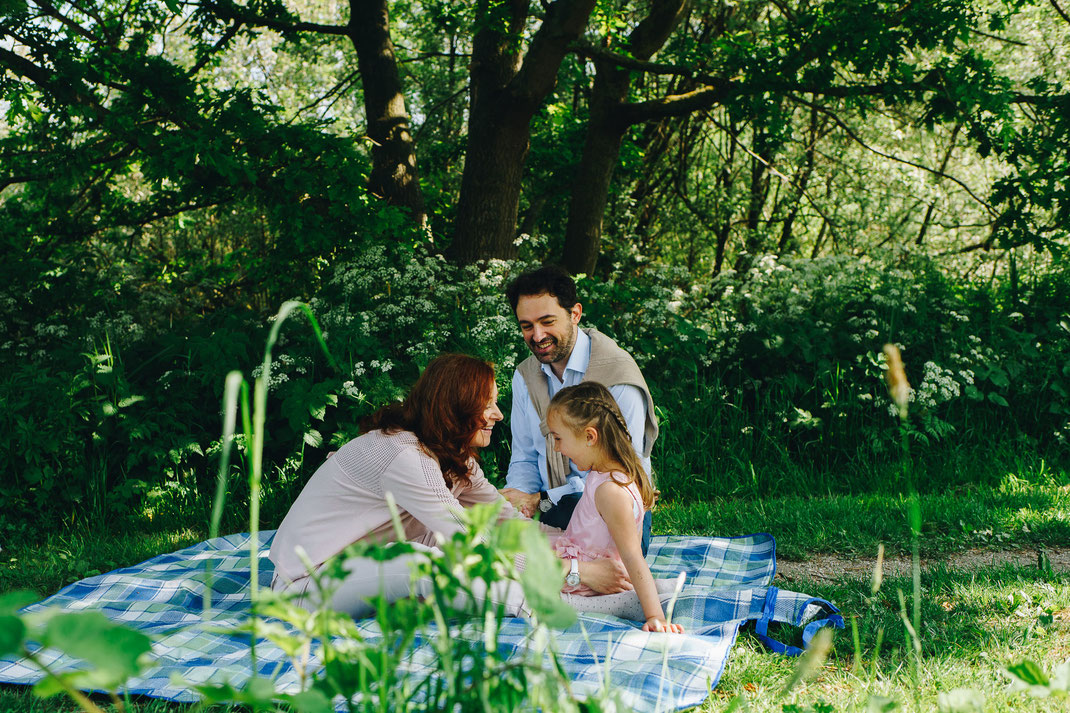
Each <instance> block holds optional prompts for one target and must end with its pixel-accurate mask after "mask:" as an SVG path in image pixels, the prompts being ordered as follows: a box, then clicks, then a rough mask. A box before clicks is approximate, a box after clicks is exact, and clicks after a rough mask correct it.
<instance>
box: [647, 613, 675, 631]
mask: <svg viewBox="0 0 1070 713" xmlns="http://www.w3.org/2000/svg"><path fill="white" fill-rule="evenodd" d="M643 631H662V632H665V633H666V634H682V633H684V627H682V626H680V625H679V624H670V623H669V622H667V621H665V620H664V619H662V618H661V617H660V616H652V617H650V618H649V619H647V620H646V623H645V624H643Z"/></svg>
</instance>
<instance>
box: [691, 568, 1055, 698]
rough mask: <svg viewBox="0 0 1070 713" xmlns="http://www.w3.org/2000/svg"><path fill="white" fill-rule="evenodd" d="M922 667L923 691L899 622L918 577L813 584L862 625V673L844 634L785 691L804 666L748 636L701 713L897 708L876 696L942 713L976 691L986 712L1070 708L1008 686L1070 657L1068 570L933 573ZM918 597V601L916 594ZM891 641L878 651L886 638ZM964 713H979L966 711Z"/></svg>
mask: <svg viewBox="0 0 1070 713" xmlns="http://www.w3.org/2000/svg"><path fill="white" fill-rule="evenodd" d="M922 587H923V605H922V632H921V637H920V638H921V644H922V665H921V670H920V675H919V677H918V682H917V687H916V688H915V686H914V683H913V679H912V674H911V672H910V666H909V658H910V657H909V656H908V654H907V651H906V644H905V642H904V638H903V626H902V624H901V623H900V619H899V603H898V591H899V590H902V591H903V592H909V591H910V589H911V581H910V578H909V577H905V578H897V579H888V580H885V581H884V583H883V586H882V587H881V590H880V591H879V592H878V593H877V594H876V595H875V596H871V594H870V583H869V582H865V581H857V580H855V581H849V580H845V581H841V582H837V583H834V584H831V585H830V584H822V583H819V582H812V583H805V584H804V585H801V586H800V587H799V588H803V589H805V591H807V592H810V593H813V594H815V595H816V596H820V597H823V598H826V599H830V600H832V601H835V602H837V603H838V604H839V605H840V606H841V607H842V610H843V613H844V616H845V618H847V619H848V620H850V619H851V618H852V617H853V618H854V619H855V622H856V623H857V625H858V627H859V633H860V643H861V652H862V656H861V659H860V660H858V661H857V664H858V666H857V667H856V665H855V664H856V661H855V653H854V647H853V644H852V642H851V634H850V629H848V630H847V631H844V632H839V633H838V635H837V636H836V638H835V640H834V643H833V646H832V649H831V651H830V654H829V657H828V659H827V660H826V661H825V663H824V665H823V666H822V667H821V668H820V669H819V670H818V671H817V675H816V676H815V677H813V678H811V679H810V680H808V681H806V682H804V683H803V684H801V685H799V686H798V687H796V688H795V689H794V690H792V691H791V692H790V693H789V694H788V695H787V696H785V697H783V698H780V697H779V694H780V692H781V689H782V688H783V686H784V684H785V682H786V681H787V680H788V679H789V678H790V676H791V674H792V671H793V669H794V666H795V662H794V661H792V660H789V659H785V658H782V657H776V656H770V655H769V654H767V653H765V652H764V651H763V650H762V648H761V645H760V644H759V643H758V642H757V641H756V640H755V639H753V638H750V637H747V636H741V637H740V639H739V643H738V645H737V647H736V649H735V650H733V652H732V657H731V659H730V660H729V665H728V668H727V670H726V672H725V675H724V676H723V678H722V679H721V682H720V685H719V686H718V689H717V691H715V692H714V695H713V697H711V698H710V699H709V700H708V701H707V702H706V703H705V704H703V705H702V706H701V707H699V708H698V709H696V713H698V711H702V712H705V711H711V712H712V711H722V710H725V709H726V708H727V706H728V703H729V701H730V700H732V699H733V698H735V697H736V696H739V698H740V703H739V704H738V705H739V710H750V711H755V713H757V712H760V711H777V712H778V713H779V712H780V711H783V710H789V711H790V710H792V709H791V708H790V707H789V708H787V709H785V708H784V706H785V705H787V706H791V705H795V706H798V710H802V711H806V710H811V709H815V708H816V709H817V710H820V709H819V708H817V704H819V703H821V702H823V703H825V704H828V705H830V706H831V709H829V710H836V711H847V710H861V711H869V710H888V709H885V708H881V707H869V706H870V702H869V699H870V698H871V697H883V698H885V699H890V700H893V701H896V702H897V703H898V704H899V705H900V706H901V709H902V710H909V709H911V708H915V707H916V709H918V710H937V709H938V696H939V694H940V693H945V694H946V693H947V692H949V691H951V690H953V689H957V688H969V689H972V690H973V691H975V692H979V693H980V694H981V695H983V696H984V699H985V705H984V707H983V709H982V710H984V711H986V712H988V713H993V712H995V711H1012V710H1013V711H1020V710H1029V711H1065V710H1066V709H1067V700H1066V699H1065V698H1063V699H1056V698H1049V699H1035V698H1031V697H1030V696H1028V695H1027V694H1025V693H1014V692H1010V691H1009V690H1008V681H1009V679H1008V678H1007V676H1006V675H1005V674H1004V673H1003V669H1005V668H1006V667H1007V666H1010V665H1014V664H1017V663H1019V662H1021V661H1022V660H1023V659H1030V660H1032V661H1035V662H1037V663H1040V664H1041V665H1042V666H1043V667H1045V668H1046V669H1047V672H1048V673H1049V674H1050V673H1051V669H1052V668H1053V667H1054V666H1055V665H1056V664H1059V663H1062V662H1063V661H1067V660H1070V626H1068V624H1070V587H1068V586H1067V576H1066V574H1065V573H1063V574H1056V573H1050V572H1047V573H1045V572H1041V571H1039V570H1037V569H1036V568H1020V567H998V568H993V567H986V568H982V569H980V570H977V571H974V572H961V571H954V572H951V571H947V570H940V569H937V570H934V571H928V572H926V573H925V574H923V575H922ZM908 596H909V595H908ZM881 630H883V632H884V637H883V642H882V644H881V648H880V651H879V653H878V652H877V649H876V645H877V632H878V631H881ZM963 710H970V709H969V708H965V709H963Z"/></svg>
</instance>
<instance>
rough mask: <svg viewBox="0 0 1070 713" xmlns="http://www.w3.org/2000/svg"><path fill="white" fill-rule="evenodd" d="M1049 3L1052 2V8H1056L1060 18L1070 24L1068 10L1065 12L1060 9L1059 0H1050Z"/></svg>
mask: <svg viewBox="0 0 1070 713" xmlns="http://www.w3.org/2000/svg"><path fill="white" fill-rule="evenodd" d="M1049 2H1051V6H1052V7H1053V8H1055V12H1057V13H1059V17H1061V18H1063V19H1064V20H1066V21H1067V22H1070V15H1067V14H1066V10H1063V9H1062V8H1061V7H1059V3H1058V1H1057V0H1049Z"/></svg>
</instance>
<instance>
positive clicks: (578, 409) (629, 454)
mask: <svg viewBox="0 0 1070 713" xmlns="http://www.w3.org/2000/svg"><path fill="white" fill-rule="evenodd" d="M550 408H551V409H553V410H555V411H559V412H560V413H561V414H562V415H563V416H565V417H566V421H567V422H568V423H569V424H570V425H572V426H573V427H575V428H576V429H577V430H581V429H583V428H585V427H586V426H589V425H593V426H594V427H595V428H596V429H597V430H598V432H599V435H600V438H601V443H602V445H603V447H604V448H605V449H606V452H607V453H608V454H609V455H611V456H612V457H613V459H614V460H616V461H618V462H619V463H620V464H621V465H623V466H624V470H625V474H626V475H627V476H628V477H629V480H628V482H629V483H633V482H634V483H636V484H637V485H638V486H639V492H640V494H641V495H642V496H643V504H644V506H645V507H646V508H647V509H649V508H651V507H653V505H654V499H655V497H656V495H657V491H655V490H654V487H653V484H652V483H651V482H650V475H649V474H648V473H647V472H646V470H645V469H644V468H643V464H642V461H640V460H639V455H638V454H637V453H636V452H635V447H634V445H633V444H632V437H631V434H630V432H629V431H628V423H627V422H626V421H625V420H624V415H623V414H622V413H621V411H620V407H619V406H618V405H617V402H616V400H615V399H614V398H613V395H612V394H611V393H609V389H607V388H606V387H605V386H603V385H602V384H599V383H597V382H594V381H584V382H581V383H579V384H576V385H575V386H566V387H565V388H563V389H561V390H560V391H558V392H557V394H556V395H555V396H554V398H553V399H552V400H551V401H550ZM627 484H628V483H623V485H627Z"/></svg>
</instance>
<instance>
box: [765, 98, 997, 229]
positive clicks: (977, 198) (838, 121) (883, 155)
mask: <svg viewBox="0 0 1070 713" xmlns="http://www.w3.org/2000/svg"><path fill="white" fill-rule="evenodd" d="M786 96H787V97H788V98H789V99H791V100H792V101H794V102H797V103H799V104H802V105H804V106H808V107H811V108H815V107H816V108H817V110H818V111H820V112H822V113H824V114H826V115H827V116H829V117H830V118H831V119H832V120H833V121H835V122H836V124H837V125H838V126H839V127H840V128H841V129H843V131H844V133H846V134H847V135H848V136H849V137H850V138H851V139H852V140H853V141H854V142H855V143H857V144H858V145H859V146H861V147H862V148H864V149H866V150H867V151H870V152H872V153H875V154H877V155H878V156H880V157H881V158H886V159H888V160H889V161H895V162H897V163H902V164H905V165H907V166H913V167H914V168H920V169H921V170H923V171H926V172H928V173H931V174H933V175H934V176H939V177H940V178H946V179H947V180H949V181H953V182H954V183H957V184H959V185H960V186H961V187H962V188H963V190H965V191H966V193H968V194H969V195H970V197H971V198H973V199H974V200H975V201H977V202H978V203H980V204H981V205H982V206H984V207H985V210H987V211H988V213H989V214H990V215H993V216H994V215H996V211H995V209H994V208H992V206H991V205H989V203H988V202H987V201H985V200H984V199H983V198H981V197H980V196H978V195H977V194H976V193H974V192H973V189H971V188H970V187H969V186H967V185H966V184H965V183H963V182H962V181H961V180H959V179H958V178H955V177H954V176H952V175H950V174H947V173H943V172H942V171H938V170H936V169H934V168H929V167H928V166H925V165H922V164H920V163H915V162H914V161H911V160H909V159H905V158H900V157H899V156H895V155H893V154H889V153H885V152H883V151H881V150H879V149H875V148H873V147H872V146H870V145H869V144H867V143H866V142H865V141H863V140H862V138H861V137H859V136H858V134H856V133H855V132H854V131H853V130H852V129H851V128H850V127H849V126H847V124H846V123H844V121H843V120H842V119H840V117H838V116H836V114H834V113H833V112H832V111H830V110H829V109H828V108H826V107H823V106H821V105H820V104H814V103H813V102H809V101H807V100H805V99H803V98H802V97H799V96H795V95H794V94H790V93H789V94H787V95H786Z"/></svg>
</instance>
